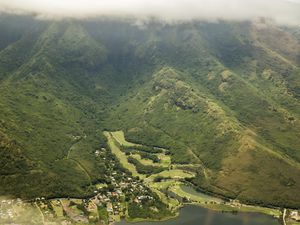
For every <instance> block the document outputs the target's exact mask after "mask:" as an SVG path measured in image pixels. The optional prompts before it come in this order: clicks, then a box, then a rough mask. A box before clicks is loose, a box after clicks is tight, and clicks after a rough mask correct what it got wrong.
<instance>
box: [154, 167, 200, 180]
mask: <svg viewBox="0 0 300 225" xmlns="http://www.w3.org/2000/svg"><path fill="white" fill-rule="evenodd" d="M158 176H159V177H164V178H172V179H184V178H192V177H194V176H195V174H194V173H191V172H187V171H184V170H178V169H174V170H165V171H162V172H160V173H158V174H153V175H151V176H150V177H149V179H152V180H153V179H154V178H155V177H158Z"/></svg>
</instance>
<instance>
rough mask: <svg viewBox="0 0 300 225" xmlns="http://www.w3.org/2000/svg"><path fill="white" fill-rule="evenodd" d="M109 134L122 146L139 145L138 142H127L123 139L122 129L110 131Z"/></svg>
mask: <svg viewBox="0 0 300 225" xmlns="http://www.w3.org/2000/svg"><path fill="white" fill-rule="evenodd" d="M110 134H111V135H112V136H113V138H114V139H115V140H116V141H117V142H118V143H119V144H120V145H124V146H128V147H130V146H140V145H138V144H134V143H131V142H128V141H126V140H125V136H124V132H123V131H115V132H110Z"/></svg>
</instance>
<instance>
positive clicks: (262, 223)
mask: <svg viewBox="0 0 300 225" xmlns="http://www.w3.org/2000/svg"><path fill="white" fill-rule="evenodd" d="M117 225H132V224H131V223H127V222H125V221H121V222H120V223H117ZM134 225H280V223H279V221H278V220H277V219H275V218H273V217H271V216H267V215H263V214H258V213H238V214H231V213H221V212H216V211H212V210H208V209H204V208H200V207H197V206H191V205H190V206H186V207H184V208H183V209H181V211H180V216H179V217H178V218H176V219H173V220H169V221H163V222H140V223H134Z"/></svg>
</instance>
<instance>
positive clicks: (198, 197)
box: [169, 182, 222, 203]
mask: <svg viewBox="0 0 300 225" xmlns="http://www.w3.org/2000/svg"><path fill="white" fill-rule="evenodd" d="M169 190H170V191H172V192H174V193H175V194H177V195H179V196H180V197H186V198H188V199H190V200H191V201H193V202H198V203H205V202H216V203H221V202H222V200H221V199H219V198H215V197H212V196H209V195H206V194H203V193H200V192H196V191H195V190H194V189H193V188H192V187H188V186H185V185H184V184H182V183H180V182H177V183H175V184H174V185H172V186H171V187H170V188H169Z"/></svg>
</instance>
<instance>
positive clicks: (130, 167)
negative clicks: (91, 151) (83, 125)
mask: <svg viewBox="0 0 300 225" xmlns="http://www.w3.org/2000/svg"><path fill="white" fill-rule="evenodd" d="M117 134H118V135H117V136H122V134H123V132H117ZM104 135H105V136H106V138H107V140H108V145H109V147H110V149H111V151H112V153H113V154H114V155H115V156H116V157H117V158H118V159H119V161H120V163H121V165H122V166H123V167H124V168H126V169H128V170H129V171H130V172H131V173H132V175H133V176H136V177H137V176H138V177H140V178H143V177H144V175H141V174H139V173H138V172H137V171H136V168H135V166H134V165H132V164H131V163H129V162H128V160H127V156H126V155H125V153H124V152H122V151H121V150H120V148H119V147H118V146H117V144H116V140H115V139H114V137H115V136H116V135H114V136H113V135H112V133H110V132H104ZM123 137H124V135H123ZM118 140H120V138H119V139H118ZM123 141H125V139H124V140H123Z"/></svg>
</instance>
